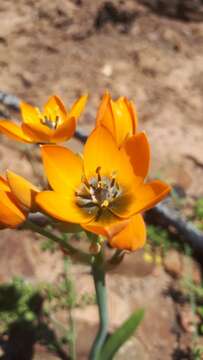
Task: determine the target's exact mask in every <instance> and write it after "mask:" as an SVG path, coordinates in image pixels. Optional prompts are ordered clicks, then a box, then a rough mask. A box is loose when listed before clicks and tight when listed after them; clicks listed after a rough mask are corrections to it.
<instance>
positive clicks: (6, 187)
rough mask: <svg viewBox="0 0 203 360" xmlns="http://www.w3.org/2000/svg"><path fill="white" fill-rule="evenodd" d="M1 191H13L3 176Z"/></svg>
mask: <svg viewBox="0 0 203 360" xmlns="http://www.w3.org/2000/svg"><path fill="white" fill-rule="evenodd" d="M0 190H2V191H6V192H10V191H11V189H10V187H9V185H8V182H7V181H6V179H4V177H3V176H0Z"/></svg>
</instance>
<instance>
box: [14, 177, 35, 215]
mask: <svg viewBox="0 0 203 360" xmlns="http://www.w3.org/2000/svg"><path fill="white" fill-rule="evenodd" d="M7 179H8V183H9V185H10V188H11V191H12V194H13V195H14V196H15V197H16V199H17V200H18V201H19V202H20V203H21V204H22V205H23V206H25V207H26V208H28V209H30V210H31V211H36V210H37V209H36V204H35V196H36V194H37V193H38V192H39V189H38V188H37V187H36V186H34V185H33V184H32V183H31V182H29V181H27V180H25V179H24V178H23V177H21V176H19V175H17V174H15V173H13V172H12V171H7Z"/></svg>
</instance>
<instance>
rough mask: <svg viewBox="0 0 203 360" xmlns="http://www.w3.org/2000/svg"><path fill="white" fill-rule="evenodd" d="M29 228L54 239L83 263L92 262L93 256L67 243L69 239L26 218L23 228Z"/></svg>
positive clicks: (65, 250)
mask: <svg viewBox="0 0 203 360" xmlns="http://www.w3.org/2000/svg"><path fill="white" fill-rule="evenodd" d="M22 228H23V229H27V230H32V231H34V232H36V233H38V234H40V235H42V236H44V237H46V238H48V239H51V240H53V241H54V242H56V243H57V244H58V245H59V246H60V247H61V249H62V250H63V251H64V252H66V253H67V254H70V255H72V256H73V257H76V258H77V259H78V260H79V261H81V262H83V263H87V264H90V261H91V256H90V255H89V254H86V253H85V252H83V251H81V250H78V249H76V248H74V246H72V245H71V244H69V243H67V241H65V240H64V239H63V238H61V237H59V236H57V235H55V234H53V233H52V232H50V231H48V230H46V229H44V228H42V227H41V226H39V225H37V224H35V223H34V222H32V221H30V220H28V219H27V220H26V221H25V222H24V224H23V226H21V229H22Z"/></svg>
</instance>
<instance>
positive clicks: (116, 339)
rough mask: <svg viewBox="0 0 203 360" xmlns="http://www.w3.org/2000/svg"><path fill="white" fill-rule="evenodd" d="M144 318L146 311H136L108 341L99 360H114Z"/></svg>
mask: <svg viewBox="0 0 203 360" xmlns="http://www.w3.org/2000/svg"><path fill="white" fill-rule="evenodd" d="M143 317H144V309H139V310H137V311H135V312H134V313H133V314H132V315H131V316H130V317H129V318H128V319H127V320H126V321H125V322H124V323H123V324H122V325H121V326H120V327H119V328H118V329H117V330H116V331H115V332H114V334H113V335H111V337H110V338H109V339H108V340H107V341H106V343H105V344H104V346H103V348H102V349H101V352H100V354H99V357H98V360H104V359H105V360H112V359H113V357H114V355H115V354H116V352H117V351H118V350H119V348H120V347H121V346H122V345H123V344H124V343H125V342H126V341H127V340H128V339H129V337H130V336H132V335H133V333H134V331H135V330H136V329H137V327H138V326H139V325H140V323H141V321H142V319H143Z"/></svg>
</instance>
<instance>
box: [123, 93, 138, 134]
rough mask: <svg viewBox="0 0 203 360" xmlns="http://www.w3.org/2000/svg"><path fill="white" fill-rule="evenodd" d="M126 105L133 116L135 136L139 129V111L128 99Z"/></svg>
mask: <svg viewBox="0 0 203 360" xmlns="http://www.w3.org/2000/svg"><path fill="white" fill-rule="evenodd" d="M125 102H126V105H127V106H128V110H129V112H130V114H131V120H132V126H133V134H136V132H137V128H138V116H137V110H136V108H135V105H134V103H133V101H131V100H130V101H129V100H128V99H127V98H125Z"/></svg>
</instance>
